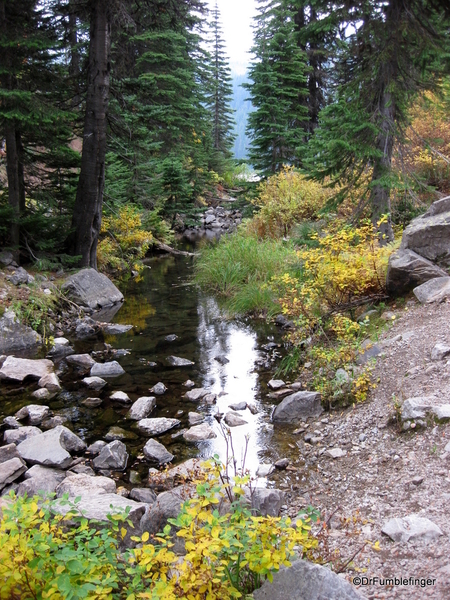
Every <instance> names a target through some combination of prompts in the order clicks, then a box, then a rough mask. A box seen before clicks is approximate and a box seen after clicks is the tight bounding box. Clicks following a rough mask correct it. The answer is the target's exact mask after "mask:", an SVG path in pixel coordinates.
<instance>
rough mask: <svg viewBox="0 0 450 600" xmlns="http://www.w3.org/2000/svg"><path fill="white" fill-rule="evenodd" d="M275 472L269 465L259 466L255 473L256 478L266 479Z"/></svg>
mask: <svg viewBox="0 0 450 600" xmlns="http://www.w3.org/2000/svg"><path fill="white" fill-rule="evenodd" d="M274 471H275V467H274V466H273V465H269V464H260V465H259V467H258V470H257V471H256V476H257V477H268V476H269V475H270V474H271V473H273V472H274Z"/></svg>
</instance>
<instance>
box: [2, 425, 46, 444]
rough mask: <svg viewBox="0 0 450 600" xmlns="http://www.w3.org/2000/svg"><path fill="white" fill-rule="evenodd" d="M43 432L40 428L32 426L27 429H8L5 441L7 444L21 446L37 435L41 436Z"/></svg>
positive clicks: (4, 435) (4, 436) (4, 437)
mask: <svg viewBox="0 0 450 600" xmlns="http://www.w3.org/2000/svg"><path fill="white" fill-rule="evenodd" d="M41 433H42V431H41V430H40V429H39V428H38V427H33V426H32V425H30V426H27V427H20V428H19V429H8V430H7V431H5V433H4V434H3V441H4V442H5V443H6V444H20V443H21V442H23V441H25V440H27V439H28V438H31V437H33V436H36V435H40V434H41Z"/></svg>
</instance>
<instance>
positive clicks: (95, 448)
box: [86, 440, 107, 456]
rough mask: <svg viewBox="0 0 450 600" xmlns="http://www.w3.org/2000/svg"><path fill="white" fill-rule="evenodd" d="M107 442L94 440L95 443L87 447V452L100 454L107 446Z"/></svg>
mask: <svg viewBox="0 0 450 600" xmlns="http://www.w3.org/2000/svg"><path fill="white" fill-rule="evenodd" d="M106 445H107V444H106V442H104V441H103V440H97V441H96V442H94V443H93V444H91V445H90V446H88V447H87V448H86V452H89V454H93V455H95V456H97V454H100V452H101V451H102V450H103V448H104V447H105V446H106Z"/></svg>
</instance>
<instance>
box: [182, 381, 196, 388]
mask: <svg viewBox="0 0 450 600" xmlns="http://www.w3.org/2000/svg"><path fill="white" fill-rule="evenodd" d="M183 385H184V387H187V388H192V387H195V383H194V382H193V381H191V380H190V379H187V380H186V381H185V382H184V383H183Z"/></svg>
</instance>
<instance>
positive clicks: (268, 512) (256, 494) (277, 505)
mask: <svg viewBox="0 0 450 600" xmlns="http://www.w3.org/2000/svg"><path fill="white" fill-rule="evenodd" d="M283 501H284V494H283V492H280V490H275V489H271V490H269V489H267V488H255V489H254V490H252V493H251V507H252V512H253V513H254V514H256V515H257V516H258V517H266V516H270V517H278V516H279V514H280V510H281V506H282V504H283Z"/></svg>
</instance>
